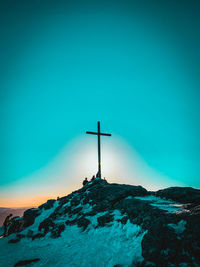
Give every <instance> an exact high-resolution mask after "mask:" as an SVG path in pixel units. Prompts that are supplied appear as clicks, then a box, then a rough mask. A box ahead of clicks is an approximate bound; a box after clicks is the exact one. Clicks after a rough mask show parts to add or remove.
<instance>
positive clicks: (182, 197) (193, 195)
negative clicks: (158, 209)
mask: <svg viewBox="0 0 200 267" xmlns="http://www.w3.org/2000/svg"><path fill="white" fill-rule="evenodd" d="M155 195H156V196H159V197H162V198H166V199H171V200H174V201H178V202H180V203H196V204H198V203H199V204H200V190H199V189H194V188H192V187H169V188H166V189H162V190H158V191H157V192H155Z"/></svg>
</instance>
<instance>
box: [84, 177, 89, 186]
mask: <svg viewBox="0 0 200 267" xmlns="http://www.w3.org/2000/svg"><path fill="white" fill-rule="evenodd" d="M87 183H88V179H87V177H86V178H85V180H84V181H83V186H84V185H86V184H87Z"/></svg>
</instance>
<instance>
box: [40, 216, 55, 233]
mask: <svg viewBox="0 0 200 267" xmlns="http://www.w3.org/2000/svg"><path fill="white" fill-rule="evenodd" d="M54 227H55V223H54V222H53V220H52V219H51V218H46V219H45V220H44V221H42V222H41V223H40V225H39V227H38V230H39V231H43V232H44V234H46V233H47V232H49V231H50V230H52V229H53V228H54Z"/></svg>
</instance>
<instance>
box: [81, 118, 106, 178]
mask: <svg viewBox="0 0 200 267" xmlns="http://www.w3.org/2000/svg"><path fill="white" fill-rule="evenodd" d="M86 134H95V135H97V137H98V177H99V178H101V139H100V137H101V135H104V136H111V134H107V133H101V132H100V121H98V122H97V133H96V132H86Z"/></svg>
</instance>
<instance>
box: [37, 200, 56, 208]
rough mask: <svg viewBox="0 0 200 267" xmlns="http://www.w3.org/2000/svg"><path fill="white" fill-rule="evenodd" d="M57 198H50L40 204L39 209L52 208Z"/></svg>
mask: <svg viewBox="0 0 200 267" xmlns="http://www.w3.org/2000/svg"><path fill="white" fill-rule="evenodd" d="M55 201H56V200H55V199H49V200H48V201H47V202H46V203H44V204H42V205H40V206H39V207H38V208H39V209H45V210H48V209H51V208H52V207H53V205H54V203H55Z"/></svg>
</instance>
